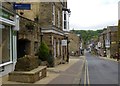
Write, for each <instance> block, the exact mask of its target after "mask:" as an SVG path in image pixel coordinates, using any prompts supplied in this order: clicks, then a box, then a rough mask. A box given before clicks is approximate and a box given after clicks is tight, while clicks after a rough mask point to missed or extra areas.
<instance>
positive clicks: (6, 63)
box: [0, 24, 13, 67]
mask: <svg viewBox="0 0 120 86" xmlns="http://www.w3.org/2000/svg"><path fill="white" fill-rule="evenodd" d="M7 25H8V24H7ZM8 26H10V28H9V29H10V61H8V62H5V63H2V64H0V67H2V66H5V65H8V64H11V63H12V62H13V61H12V50H13V49H12V38H11V37H12V34H11V33H12V27H11V25H8Z"/></svg>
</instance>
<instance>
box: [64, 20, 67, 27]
mask: <svg viewBox="0 0 120 86" xmlns="http://www.w3.org/2000/svg"><path fill="white" fill-rule="evenodd" d="M64 29H67V23H66V21H64Z"/></svg>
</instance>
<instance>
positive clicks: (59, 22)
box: [58, 10, 60, 28]
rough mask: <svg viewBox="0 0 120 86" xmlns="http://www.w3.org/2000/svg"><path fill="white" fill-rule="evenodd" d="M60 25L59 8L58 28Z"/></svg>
mask: <svg viewBox="0 0 120 86" xmlns="http://www.w3.org/2000/svg"><path fill="white" fill-rule="evenodd" d="M59 27H60V11H59V10H58V28H59Z"/></svg>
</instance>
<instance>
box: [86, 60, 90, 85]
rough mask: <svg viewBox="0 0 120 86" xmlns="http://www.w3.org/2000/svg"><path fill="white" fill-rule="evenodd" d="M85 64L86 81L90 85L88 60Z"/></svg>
mask: <svg viewBox="0 0 120 86" xmlns="http://www.w3.org/2000/svg"><path fill="white" fill-rule="evenodd" d="M86 66H87V81H88V86H90V78H89V70H88V62H87V60H86Z"/></svg>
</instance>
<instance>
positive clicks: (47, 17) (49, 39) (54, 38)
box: [18, 1, 70, 65]
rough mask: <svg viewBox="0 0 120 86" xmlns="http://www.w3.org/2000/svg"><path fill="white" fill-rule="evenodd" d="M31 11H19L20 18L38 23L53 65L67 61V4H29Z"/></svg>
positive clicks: (42, 39) (68, 11)
mask: <svg viewBox="0 0 120 86" xmlns="http://www.w3.org/2000/svg"><path fill="white" fill-rule="evenodd" d="M30 4H31V5H32V6H31V7H32V8H31V10H24V11H21V10H19V11H18V13H19V14H22V15H21V16H23V17H26V18H28V19H30V20H32V21H36V22H38V24H39V26H40V28H41V32H42V34H41V35H40V36H41V41H44V42H45V43H46V44H47V45H48V47H49V49H50V53H51V55H52V57H53V58H54V65H57V64H60V63H62V62H66V61H68V58H69V57H68V37H67V35H66V33H68V32H69V13H70V10H69V9H67V2H61V1H60V2H37V3H30Z"/></svg>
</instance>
